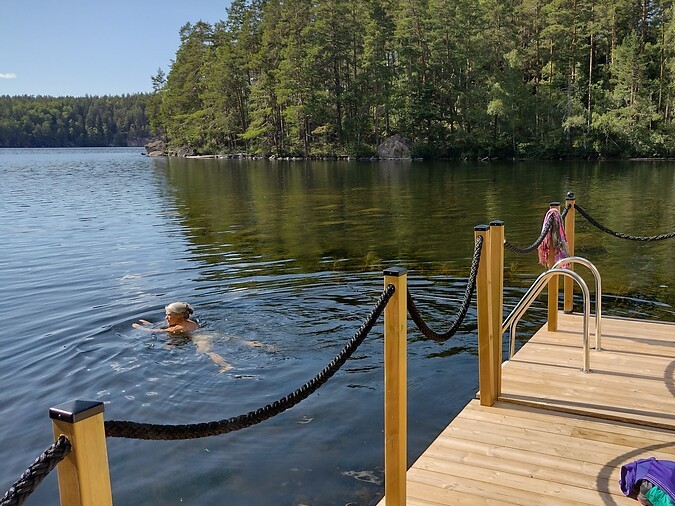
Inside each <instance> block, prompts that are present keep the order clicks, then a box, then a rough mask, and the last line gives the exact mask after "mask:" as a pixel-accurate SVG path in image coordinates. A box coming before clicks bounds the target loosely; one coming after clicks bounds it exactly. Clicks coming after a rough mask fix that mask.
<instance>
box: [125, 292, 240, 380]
mask: <svg viewBox="0 0 675 506" xmlns="http://www.w3.org/2000/svg"><path fill="white" fill-rule="evenodd" d="M165 311H166V322H167V323H168V325H169V326H168V327H164V328H161V329H153V328H149V327H148V325H152V323H150V322H149V321H147V320H140V322H141V323H132V324H131V326H132V327H134V328H136V329H143V330H148V331H150V332H165V333H167V334H170V335H171V336H185V335H189V334H191V333H193V332H194V331H195V330H197V329H198V328H199V324H198V323H197V322H195V321H192V320H190V316H191V315H192V313H193V312H194V310H193V309H192V307H190V304H187V303H186V302H172V303H171V304H169V305H168V306H166V308H165ZM192 341H193V342H194V343H195V345H196V347H197V351H198V352H199V353H203V354H205V355H208V357H209V358H210V359H211V360H212V361H213V362H214V363H215V364H217V365H218V366H220V371H219V372H225V371H229V370H230V369H232V366H231V365H230V364H228V363H227V362H225V360H224V359H223V357H221V356H220V355H218V354H217V353H215V352H213V351H211V340H210V339H209V338H207V337H205V336H193V337H192ZM167 346H171V343H169V344H168V345H167Z"/></svg>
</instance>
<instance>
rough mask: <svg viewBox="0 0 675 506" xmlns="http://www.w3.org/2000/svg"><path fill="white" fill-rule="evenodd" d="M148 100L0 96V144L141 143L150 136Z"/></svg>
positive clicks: (133, 97) (141, 97) (143, 97)
mask: <svg viewBox="0 0 675 506" xmlns="http://www.w3.org/2000/svg"><path fill="white" fill-rule="evenodd" d="M149 99H150V95H148V94H135V95H123V96H103V97H98V96H93V97H46V96H44V97H43V96H38V97H34V96H18V97H10V96H0V147H2V148H49V147H95V146H142V145H143V144H144V143H145V142H147V141H148V139H149V138H150V137H151V134H150V126H149V118H148V115H147V111H146V108H147V104H148V100H149Z"/></svg>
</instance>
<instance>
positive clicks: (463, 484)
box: [379, 313, 675, 506]
mask: <svg viewBox="0 0 675 506" xmlns="http://www.w3.org/2000/svg"><path fill="white" fill-rule="evenodd" d="M558 322H559V323H558V325H559V331H558V332H555V333H551V332H548V331H547V330H546V327H543V328H542V329H541V330H540V331H539V332H537V334H535V336H533V337H532V338H531V339H530V341H529V342H528V343H527V344H526V345H524V346H523V348H522V349H521V350H519V351H518V353H517V354H516V355H515V356H514V357H513V359H512V360H510V361H509V362H507V363H505V364H504V366H503V369H502V371H503V375H502V397H500V400H499V401H498V402H497V403H496V404H495V405H494V406H491V407H486V406H481V405H480V403H479V402H478V401H477V400H472V401H470V402H469V403H468V404H467V405H466V407H465V408H464V410H463V411H462V412H461V413H460V414H459V415H458V416H457V417H456V418H455V419H454V420H453V421H452V422H451V423H450V424H449V425H448V426H447V427H446V428H445V430H443V432H442V433H441V434H440V435H439V436H438V438H437V439H436V440H435V441H434V442H433V443H432V444H431V445H430V446H429V448H428V449H427V450H426V451H425V452H424V453H423V454H422V455H421V456H420V457H419V459H418V460H417V461H416V462H415V463H414V464H413V466H412V467H411V468H410V469H409V470H408V473H407V478H408V483H407V504H409V505H420V506H436V505H448V504H469V505H474V504H475V505H497V504H521V505H525V504H528V505H530V504H540V505H547V506H548V505H558V504H559V505H561V506H562V505H568V504H569V505H574V504H579V505H581V504H585V505H617V506H621V505H626V506H628V505H633V504H636V503H635V501H634V500H632V499H629V498H627V497H625V496H624V495H623V494H622V493H621V490H620V489H619V485H618V480H619V477H620V469H621V466H622V465H623V464H626V463H628V462H631V461H633V460H636V459H638V458H646V457H650V456H653V457H656V458H658V459H666V460H675V380H674V378H673V374H674V373H675V325H672V324H663V323H648V322H641V321H635V320H628V319H608V318H607V319H604V320H603V339H602V347H603V350H602V351H599V352H596V351H594V350H593V351H592V352H591V370H592V372H591V373H586V374H585V373H582V372H581V371H580V366H581V360H582V350H581V317H579V316H577V315H565V314H563V313H560V314H559V319H558ZM591 328H593V327H591ZM594 343H595V339H594V338H593V337H591V344H592V345H594ZM379 504H380V505H381V506H384V505H385V499H384V498H383V499H382V501H381V502H380V503H379Z"/></svg>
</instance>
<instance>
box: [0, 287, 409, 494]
mask: <svg viewBox="0 0 675 506" xmlns="http://www.w3.org/2000/svg"><path fill="white" fill-rule="evenodd" d="M395 290H396V288H395V287H394V285H388V286H387V287H386V288H385V290H384V291H383V292H382V295H380V297H379V299H378V301H377V303H376V305H375V308H373V310H372V311H371V312H370V314H369V315H368V317H367V318H366V320H365V321H364V323H363V324H362V325H361V327H359V330H358V331H357V332H356V334H354V336H353V337H352V338H351V339H350V340H349V342H348V343H347V344H346V345H345V347H344V348H343V349H342V351H340V353H338V355H337V356H336V357H335V358H334V359H333V360H331V362H330V363H329V364H328V365H327V366H326V367H324V369H323V370H322V371H321V372H320V373H319V374H318V375H316V376H315V377H314V378H312V379H311V380H309V381H308V382H307V383H305V384H304V385H303V386H301V387H300V388H298V389H297V390H295V391H294V392H291V393H290V394H288V395H286V396H284V397H282V398H281V399H279V400H276V401H274V402H272V403H270V404H267V405H266V406H264V407H262V408H258V409H256V410H253V411H249V412H248V413H246V414H244V415H239V416H235V417H232V418H226V419H223V420H218V421H213V422H207V423H196V424H184V425H157V424H150V423H138V422H129V421H116V420H109V421H106V422H105V434H106V436H107V437H124V438H132V439H163V440H176V439H195V438H200V437H206V436H216V435H218V434H225V433H227V432H233V431H235V430H239V429H245V428H247V427H250V426H252V425H256V424H258V423H260V422H262V421H264V420H267V419H268V418H271V417H273V416H276V415H278V414H279V413H282V412H284V411H286V410H287V409H290V408H292V407H293V406H295V405H296V404H298V403H299V402H300V401H302V400H304V399H306V398H307V397H309V396H310V395H311V394H312V393H314V392H315V391H316V390H317V389H318V388H319V387H320V386H321V385H323V384H324V383H325V382H326V381H328V380H329V379H330V378H331V377H332V376H333V375H334V374H335V373H336V372H337V371H338V370H339V369H340V367H342V366H343V365H344V363H345V362H346V361H347V359H348V358H349V357H351V355H352V354H353V353H354V351H356V349H357V348H358V347H359V346H360V345H361V343H362V342H363V341H364V339H365V338H366V336H367V335H368V334H369V333H370V331H371V330H372V328H373V326H374V325H375V322H376V321H377V319H378V318H379V317H380V315H381V314H382V312H383V311H384V308H385V307H386V305H387V303H388V302H389V300H390V299H391V297H392V295H394V291H395ZM3 506H4V505H3Z"/></svg>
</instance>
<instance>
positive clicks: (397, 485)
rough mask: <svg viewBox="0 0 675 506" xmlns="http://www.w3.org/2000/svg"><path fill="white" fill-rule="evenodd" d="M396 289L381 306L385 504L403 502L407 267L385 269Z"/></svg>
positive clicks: (387, 279)
mask: <svg viewBox="0 0 675 506" xmlns="http://www.w3.org/2000/svg"><path fill="white" fill-rule="evenodd" d="M388 285H394V287H395V288H396V291H395V292H394V295H393V296H392V298H391V299H389V303H388V304H387V307H386V308H385V310H384V494H385V499H386V504H387V506H392V505H395V506H405V504H406V470H407V468H408V462H407V459H408V450H407V425H408V410H407V386H408V381H407V372H406V370H407V364H406V345H407V319H406V318H407V311H408V310H407V300H408V299H407V297H408V287H407V271H406V269H402V268H391V269H386V270H385V271H384V286H385V288H386V287H387V286H388Z"/></svg>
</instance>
